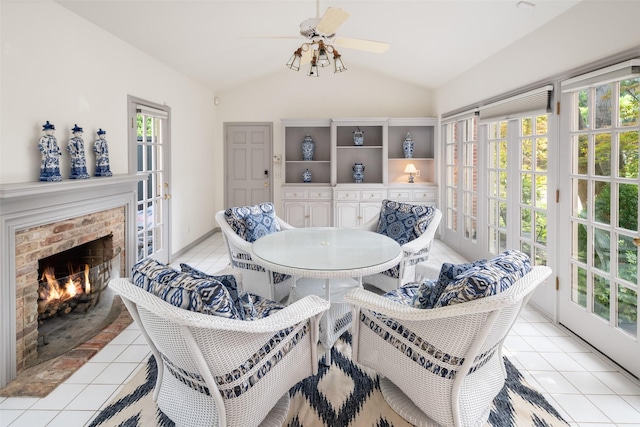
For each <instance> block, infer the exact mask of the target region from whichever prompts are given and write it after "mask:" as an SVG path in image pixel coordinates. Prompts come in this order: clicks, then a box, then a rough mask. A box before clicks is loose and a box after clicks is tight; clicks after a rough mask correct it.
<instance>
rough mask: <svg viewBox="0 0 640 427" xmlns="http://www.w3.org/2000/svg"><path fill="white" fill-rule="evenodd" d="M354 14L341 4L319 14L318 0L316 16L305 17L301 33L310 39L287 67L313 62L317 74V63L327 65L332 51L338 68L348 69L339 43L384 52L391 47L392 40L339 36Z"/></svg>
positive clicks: (337, 71)
mask: <svg viewBox="0 0 640 427" xmlns="http://www.w3.org/2000/svg"><path fill="white" fill-rule="evenodd" d="M350 16H351V14H350V13H349V12H347V11H345V10H343V9H340V8H338V7H329V8H327V10H326V11H325V13H324V15H322V16H320V0H318V1H317V2H316V17H315V18H309V19H307V20H305V21H302V23H301V24H300V35H302V36H303V37H304V38H306V39H308V41H305V42H303V43H302V45H301V46H300V47H299V48H298V49H296V51H295V52H294V53H293V55H291V58H290V59H289V61H288V62H287V64H286V65H287V67H289V68H290V69H292V70H294V71H298V70H299V69H300V65H301V64H307V63H311V67H310V69H309V73H308V74H307V75H309V76H312V77H317V76H318V67H326V66H327V65H329V64H330V63H331V61H330V59H329V55H330V54H332V55H333V60H334V65H335V72H336V73H339V72H342V71H345V70H346V69H347V68H346V67H345V65H344V62H343V61H342V57H341V55H340V53H338V50H337V49H336V47H340V48H343V47H344V48H347V49H355V50H362V51H365V52H373V53H383V52H386V51H387V49H389V44H388V43H385V42H380V41H374V40H365V39H355V38H351V37H338V36H336V31H337V30H338V28H340V26H341V25H342V24H344V22H345V21H346V20H347V19H349V17H350ZM278 38H299V37H278Z"/></svg>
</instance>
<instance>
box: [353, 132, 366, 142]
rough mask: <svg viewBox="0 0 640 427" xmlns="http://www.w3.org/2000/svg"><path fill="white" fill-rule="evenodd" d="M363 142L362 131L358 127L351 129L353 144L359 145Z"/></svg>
mask: <svg viewBox="0 0 640 427" xmlns="http://www.w3.org/2000/svg"><path fill="white" fill-rule="evenodd" d="M363 144H364V132H363V131H361V130H360V128H358V129H357V130H354V131H353V145H356V146H360V145H363Z"/></svg>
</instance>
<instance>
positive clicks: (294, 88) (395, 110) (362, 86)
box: [215, 55, 435, 209]
mask: <svg viewBox="0 0 640 427" xmlns="http://www.w3.org/2000/svg"><path fill="white" fill-rule="evenodd" d="M344 60H345V61H347V60H348V57H347V56H346V55H345V56H344ZM347 65H349V64H347ZM303 68H304V67H303ZM303 68H301V69H300V71H298V72H295V71H292V70H290V69H288V68H287V67H285V66H284V65H283V66H282V70H280V71H278V72H276V73H274V74H271V75H269V76H267V77H264V78H262V79H257V80H255V81H252V82H249V83H248V84H244V85H242V86H240V87H237V88H234V89H230V90H226V91H223V92H220V93H219V94H218V96H219V99H220V105H218V107H217V108H218V114H217V115H216V118H217V121H218V126H217V128H218V130H219V131H220V132H223V123H225V122H272V123H273V138H274V140H273V142H274V144H273V145H274V151H273V153H274V154H282V155H284V134H283V128H282V123H281V119H318V118H345V117H433V116H435V110H434V106H433V102H432V93H431V91H430V90H427V89H425V88H423V87H418V86H414V85H411V84H406V83H404V82H401V81H398V80H395V79H393V78H390V77H388V76H382V75H379V74H373V73H370V72H367V71H366V70H362V69H358V68H357V67H352V66H350V65H349V69H348V70H347V71H345V72H343V73H338V74H334V73H333V71H332V70H325V69H321V70H320V72H321V73H320V76H319V77H317V78H314V77H308V76H307V75H306V70H303ZM328 68H329V67H328ZM400 143H401V141H398V144H400ZM220 156H221V157H220V158H218V159H217V160H216V164H215V166H216V168H222V167H223V159H222V152H220ZM272 175H273V176H274V200H273V201H274V203H275V204H276V207H277V208H278V209H280V208H281V194H280V186H281V185H282V183H283V182H284V170H282V173H281V174H280V176H281V177H280V178H275V174H272ZM223 194H224V193H223V187H220V189H219V191H216V195H217V199H216V205H218V206H223V203H224V196H223ZM221 209H222V208H221Z"/></svg>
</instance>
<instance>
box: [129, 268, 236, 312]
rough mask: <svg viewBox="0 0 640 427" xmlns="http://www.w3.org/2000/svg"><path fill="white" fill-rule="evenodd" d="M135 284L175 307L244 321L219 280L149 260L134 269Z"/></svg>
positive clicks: (133, 279)
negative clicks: (197, 275) (193, 274)
mask: <svg viewBox="0 0 640 427" xmlns="http://www.w3.org/2000/svg"><path fill="white" fill-rule="evenodd" d="M132 281H133V283H134V284H135V285H136V286H139V287H141V288H143V289H145V290H146V291H148V292H150V293H152V294H153V295H155V296H157V297H159V298H161V299H162V300H164V301H166V302H168V303H170V304H172V305H174V306H176V307H179V308H183V309H185V310H191V311H196V312H199V313H204V314H211V315H215V316H221V317H226V318H230V319H240V318H241V317H240V314H239V313H238V310H237V309H236V307H235V306H234V304H233V301H232V300H231V297H230V296H229V292H228V291H227V289H226V287H225V286H224V285H223V284H222V283H221V282H220V281H218V280H210V279H206V278H200V277H195V276H192V275H190V274H186V273H182V272H179V271H176V270H174V269H172V268H170V267H168V266H166V265H164V264H162V263H160V262H158V261H156V260H154V259H151V258H148V259H145V260H142V261H140V262H139V263H137V264H136V265H135V266H134V267H133V275H132Z"/></svg>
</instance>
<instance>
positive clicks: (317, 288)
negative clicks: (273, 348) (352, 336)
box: [287, 278, 360, 366]
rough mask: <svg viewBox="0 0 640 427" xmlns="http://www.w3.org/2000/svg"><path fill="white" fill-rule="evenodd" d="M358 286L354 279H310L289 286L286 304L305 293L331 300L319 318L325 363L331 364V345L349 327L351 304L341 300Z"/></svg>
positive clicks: (303, 295) (358, 283) (305, 294)
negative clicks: (329, 305) (289, 290)
mask: <svg viewBox="0 0 640 427" xmlns="http://www.w3.org/2000/svg"><path fill="white" fill-rule="evenodd" d="M358 286H360V282H359V281H358V280H356V279H310V278H303V279H298V280H297V281H296V286H295V287H292V288H291V292H290V293H289V300H288V302H287V303H288V304H291V303H293V302H295V301H297V300H299V299H301V298H303V297H305V296H307V295H318V296H320V297H322V298H324V299H326V300H327V301H329V302H331V307H330V308H329V310H327V311H326V312H325V313H324V315H323V316H322V318H321V319H320V344H322V347H323V348H324V350H325V354H326V358H325V364H326V365H327V366H329V365H331V347H333V345H334V344H335V342H336V341H337V340H338V338H340V336H341V335H342V334H343V333H345V332H346V331H347V330H348V329H349V328H350V327H351V321H352V314H351V306H350V305H349V304H347V303H345V302H342V298H343V297H344V295H345V294H346V293H347V292H349V291H350V290H351V289H353V288H355V287H358Z"/></svg>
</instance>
